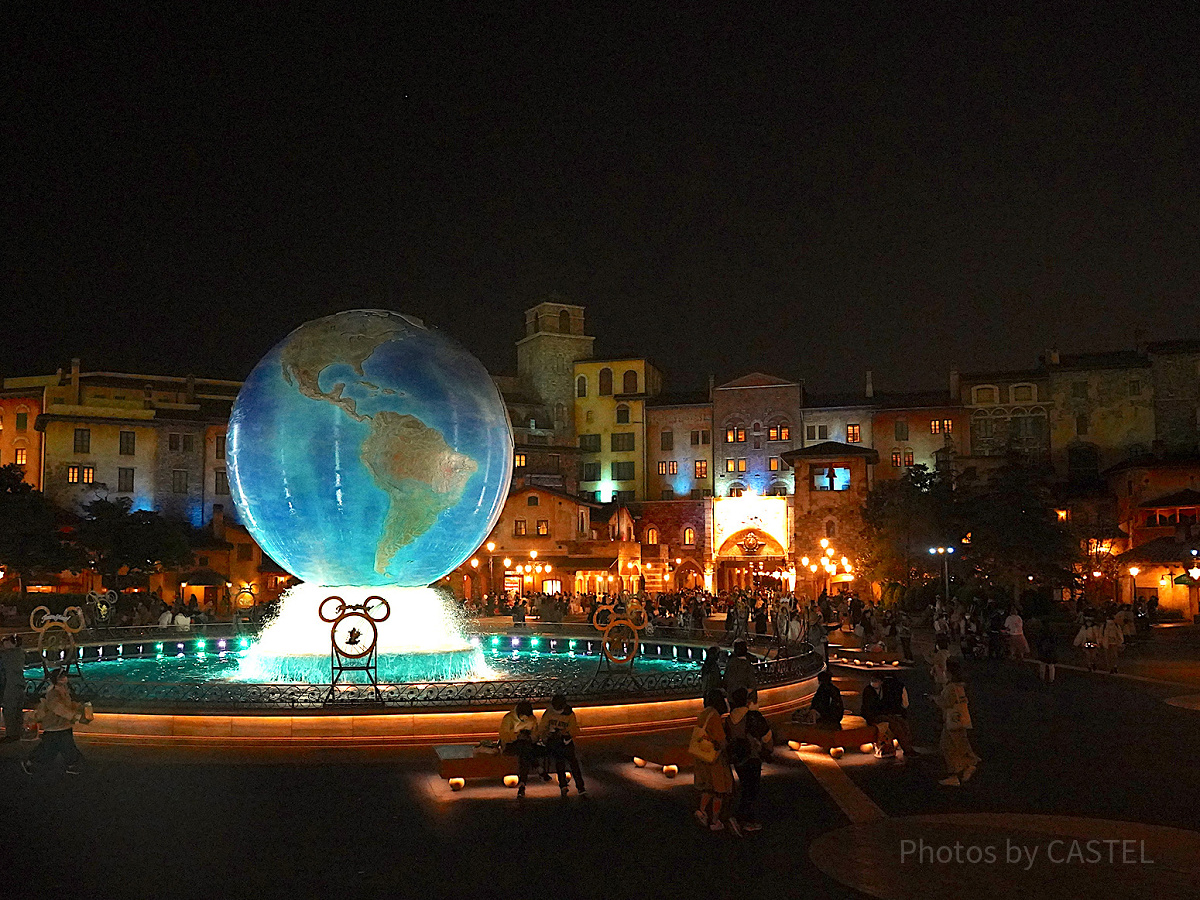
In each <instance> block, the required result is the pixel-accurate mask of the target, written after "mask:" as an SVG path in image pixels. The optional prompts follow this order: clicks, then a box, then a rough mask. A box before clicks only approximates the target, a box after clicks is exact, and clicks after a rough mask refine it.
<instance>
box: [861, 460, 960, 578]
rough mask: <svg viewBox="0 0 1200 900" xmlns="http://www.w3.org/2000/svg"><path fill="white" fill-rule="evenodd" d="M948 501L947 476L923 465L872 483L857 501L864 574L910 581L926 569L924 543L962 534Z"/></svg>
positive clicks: (950, 495)
mask: <svg viewBox="0 0 1200 900" xmlns="http://www.w3.org/2000/svg"><path fill="white" fill-rule="evenodd" d="M953 501H954V494H953V490H952V485H951V484H950V482H949V481H948V479H946V478H945V477H944V476H943V475H942V474H941V473H940V472H935V471H931V470H929V469H927V468H926V467H925V466H920V465H918V466H913V467H912V468H911V469H909V470H908V471H907V472H906V473H905V474H904V476H903V477H902V478H899V479H897V480H895V481H885V482H882V483H877V484H876V485H875V488H874V489H873V490H872V491H871V493H870V494H869V495H868V496H867V501H866V503H865V504H864V506H863V523H864V528H863V535H864V538H865V544H866V553H865V557H864V566H865V568H866V571H867V575H868V576H870V577H871V578H872V579H874V580H876V581H884V582H897V583H903V584H905V585H911V583H912V579H913V577H914V576H918V575H921V574H922V573H924V572H925V571H926V570H929V568H930V565H931V563H930V557H929V548H930V547H932V546H937V545H941V544H945V543H947V542H948V541H957V540H958V539H959V537H961V535H962V534H963V533H965V532H964V531H963V528H962V525H961V523H960V522H959V521H958V515H957V510H956V509H955V506H954V502H953Z"/></svg>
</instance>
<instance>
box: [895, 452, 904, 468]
mask: <svg viewBox="0 0 1200 900" xmlns="http://www.w3.org/2000/svg"><path fill="white" fill-rule="evenodd" d="M902 465H904V457H903V455H902V454H901V453H900V451H899V450H893V451H892V467H893V468H896V469H898V468H900V467H901V466H902Z"/></svg>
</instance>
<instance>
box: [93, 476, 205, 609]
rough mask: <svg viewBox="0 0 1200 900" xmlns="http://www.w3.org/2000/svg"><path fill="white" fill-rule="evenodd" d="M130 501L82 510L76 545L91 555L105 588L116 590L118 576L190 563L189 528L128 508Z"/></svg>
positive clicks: (102, 502) (99, 502)
mask: <svg viewBox="0 0 1200 900" xmlns="http://www.w3.org/2000/svg"><path fill="white" fill-rule="evenodd" d="M130 506H131V504H130V500H129V498H127V497H119V498H117V499H116V500H94V501H92V502H91V503H89V504H88V505H87V506H86V507H85V517H84V520H83V522H82V523H81V524H80V526H79V542H80V544H81V545H82V546H83V547H85V548H86V549H87V551H88V552H89V553H90V554H91V555H92V559H93V561H94V562H95V565H96V568H97V569H98V570H99V572H100V575H101V577H102V578H103V580H104V586H105V587H106V588H112V589H113V590H116V591H119V590H120V585H119V583H118V582H119V579H120V576H121V574H145V575H148V574H150V573H152V572H157V571H160V570H161V569H163V568H169V567H172V566H182V565H186V564H188V563H189V562H191V558H192V554H191V548H190V546H189V543H188V528H187V526H186V525H184V524H183V523H181V522H175V521H172V520H170V519H166V518H164V517H163V516H162V515H160V514H159V513H156V512H148V511H144V510H139V511H137V512H133V511H131V509H130Z"/></svg>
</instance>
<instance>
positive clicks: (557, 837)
mask: <svg viewBox="0 0 1200 900" xmlns="http://www.w3.org/2000/svg"><path fill="white" fill-rule="evenodd" d="M1195 638H1196V635H1195V633H1194V632H1190V631H1189V632H1181V633H1180V634H1178V635H1174V636H1172V638H1171V639H1170V640H1167V639H1158V638H1156V640H1155V644H1154V646H1153V648H1151V649H1149V650H1146V651H1142V652H1141V653H1139V652H1138V651H1134V652H1133V653H1131V659H1130V661H1129V662H1128V664H1127V665H1125V666H1124V668H1125V669H1140V664H1139V663H1137V662H1136V661H1135V660H1134V659H1132V656H1134V655H1138V656H1144V657H1146V658H1147V659H1148V660H1149V661H1150V662H1149V663H1148V664H1147V667H1148V668H1149V669H1151V670H1154V671H1161V670H1164V669H1165V670H1169V671H1174V672H1176V673H1183V674H1185V675H1188V677H1184V678H1178V679H1172V680H1177V681H1180V682H1181V684H1168V683H1160V682H1158V681H1150V680H1144V679H1145V677H1149V676H1141V675H1140V672H1139V677H1118V678H1113V677H1110V676H1100V675H1091V674H1087V673H1085V672H1079V671H1071V670H1063V671H1060V675H1059V683H1058V684H1057V685H1055V686H1054V687H1053V688H1046V687H1043V686H1041V685H1040V684H1039V683H1038V682H1037V680H1036V677H1035V674H1034V669H1033V668H1032V667H1031V666H1028V665H1023V664H1017V663H987V662H978V663H973V664H971V666H970V668H969V673H970V692H971V698H972V714H973V717H974V720H975V726H976V729H975V734H974V738H973V740H974V743H975V747H976V750H977V751H978V752H979V754H980V755H981V756H982V757H983V760H984V762H983V765H982V766H981V768H980V770H979V774H978V775H977V776H976V777H975V779H973V780H972V781H971V782H970V783H968V784H967V785H965V786H963V787H961V788H958V789H952V788H945V787H940V786H939V785H938V784H937V779H938V777H940V768H939V766H938V763H937V762H936V761H934V760H929V761H926V760H921V761H917V762H914V764H910V765H907V766H904V767H896V766H894V765H892V764H890V763H887V762H881V761H876V760H874V759H873V758H871V757H868V756H863V755H860V754H857V753H849V754H847V755H846V756H845V757H844V758H843V759H842V760H841V761H840V762H834V761H832V760H830V759H829V757H828V756H820V755H817V754H811V755H810V754H807V753H806V754H805V755H804V758H803V759H802V758H800V757H799V756H798V755H797V754H795V753H792V752H787V751H785V752H782V753H779V754H777V760H776V762H774V763H773V764H771V765H770V766H769V767H768V773H767V777H766V779H765V784H764V797H763V802H762V809H761V813H762V818H763V821H764V822H765V823H766V828H765V829H764V830H763V831H762V832H760V833H758V834H754V835H748V836H747V837H745V838H743V839H738V838H735V837H733V836H732V835H729V834H710V833H708V832H706V831H702V830H701V829H700V828H699V827H698V825H697V824H696V823H695V821H694V820H693V819H692V816H691V810H692V808H693V806H694V796H693V792H692V788H691V784H690V781H691V779H690V777H689V776H687V775H686V774H681V775H680V777H679V778H678V779H676V780H675V781H667V780H665V779H663V778H662V776H661V775H660V774H658V773H655V772H652V771H651V770H640V769H636V768H634V767H633V766H632V765H631V764H630V763H629V761H628V760H629V749H628V745H627V744H626V743H623V742H622V741H605V742H602V743H593V744H590V745H588V747H587V748H586V755H585V762H584V764H585V766H586V772H587V777H588V784H589V794H590V795H591V800H590V801H587V802H584V801H581V800H579V799H578V797H576V796H575V795H574V794H573V793H572V795H571V797H570V798H569V799H568V800H566V801H564V800H562V799H561V798H560V797H559V796H558V791H557V788H556V786H555V785H543V784H541V783H540V782H537V783H535V784H533V785H531V787H530V791H529V794H530V795H529V798H528V799H527V800H526V802H525V803H524V804H523V805H518V803H517V801H516V799H515V792H513V791H511V790H506V789H505V788H503V787H500V786H499V785H487V784H482V785H479V786H471V785H469V786H468V787H467V788H466V790H464V791H462V792H460V793H452V792H450V791H449V790H448V788H447V787H446V785H445V783H444V782H442V781H440V780H439V779H438V778H437V777H436V775H435V766H434V760H433V753H432V751H431V750H429V749H424V750H412V749H406V750H362V751H338V752H336V753H332V752H331V753H329V754H322V753H314V752H309V753H303V754H279V753H273V754H267V753H255V754H250V755H248V756H245V757H243V758H240V759H236V760H232V761H231V760H230V759H229V758H228V757H227V756H220V757H218V756H216V755H214V754H212V753H210V752H199V751H178V750H172V751H163V750H146V749H143V750H136V751H135V750H130V749H128V748H115V747H114V748H108V747H100V746H91V747H85V748H84V749H85V753H86V754H87V756H88V765H87V769H86V771H85V774H84V775H82V776H81V777H78V778H68V777H66V776H65V775H58V774H53V775H50V774H39V775H35V776H34V777H32V778H27V777H26V776H24V775H23V774H22V773H21V771H20V769H19V768H18V767H17V765H16V757H17V755H18V753H24V752H26V751H27V750H28V747H29V745H28V744H23V745H21V747H20V748H16V747H13V746H12V745H7V746H6V747H4V748H3V749H2V750H0V754H2V758H0V773H2V774H0V783H2V785H3V790H0V821H3V822H4V833H5V838H4V848H5V849H4V852H3V855H2V856H3V859H4V866H3V870H4V871H3V879H4V884H5V891H4V896H13V897H19V896H28V897H38V896H60V897H69V896H96V895H97V894H99V895H102V896H118V897H155V898H172V897H191V896H197V897H201V896H202V897H275V896H281V897H282V896H293V897H294V896H303V897H308V896H313V897H317V896H320V897H347V896H355V897H374V896H392V897H421V898H436V897H455V898H461V897H522V898H529V897H540V896H548V897H563V898H569V897H605V898H619V897H630V896H636V897H642V896H645V897H660V896H663V897H746V898H765V897H768V896H786V897H792V896H794V897H867V896H878V897H914V898H916V897H922V898H926V897H969V898H972V900H975V898H982V897H991V896H995V897H1001V896H1003V897H1007V898H1012V897H1015V896H1021V895H1025V896H1029V897H1042V896H1045V897H1080V896H1089V897H1096V898H1108V897H1126V896H1129V897H1135V896H1140V897H1153V898H1155V900H1168V898H1174V897H1180V898H1184V897H1193V898H1194V897H1197V896H1200V838H1198V837H1197V836H1196V835H1195V834H1193V833H1190V832H1191V830H1192V829H1197V830H1200V822H1198V818H1200V817H1198V814H1197V809H1200V767H1198V766H1197V759H1198V758H1200V757H1198V751H1197V747H1200V710H1198V709H1196V708H1192V706H1194V705H1195V704H1190V703H1188V702H1184V704H1183V705H1172V704H1170V703H1167V702H1165V701H1167V700H1169V699H1172V698H1177V697H1180V696H1188V695H1190V694H1193V693H1200V681H1197V680H1194V679H1193V678H1192V677H1191V671H1192V670H1193V669H1200V649H1198V648H1197V646H1196V643H1195ZM841 674H843V675H844V676H847V677H853V676H852V674H851V673H841ZM908 681H909V689H910V693H911V695H912V699H913V704H914V707H915V709H916V712H917V717H916V723H917V735H918V743H933V742H935V741H936V734H935V731H934V725H935V722H934V716H933V711H932V709H931V708H930V707H928V706H927V705H926V702H925V701H924V700H923V695H924V693H925V692H926V691H927V690H929V687H930V686H929V683H928V679H927V677H926V675H925V674H924V672H921V671H915V670H914V671H913V672H912V673H911V674H910V675H909V676H908ZM844 683H847V684H849V685H850V686H853V685H852V684H851V683H850V682H844ZM1188 685H1195V687H1189V686H1188ZM856 703H857V700H856V698H855V699H853V700H851V702H850V703H848V706H849V707H850V708H854V707H855V706H856ZM683 739H684V738H682V737H681V740H683ZM1080 819H1082V820H1089V821H1079V820H1080ZM1175 829H1185V830H1187V831H1185V832H1180V831H1177V830H1175ZM1088 838H1093V839H1100V840H1103V839H1107V840H1109V841H1112V842H1116V841H1129V842H1132V843H1130V844H1127V845H1126V844H1116V843H1111V844H1106V845H1101V848H1100V849H1099V850H1098V852H1100V853H1101V855H1103V856H1104V858H1103V859H1102V860H1101V861H1091V860H1089V859H1087V858H1086V856H1087V853H1086V848H1085V845H1082V844H1080V845H1079V852H1080V853H1082V854H1084V857H1085V858H1083V859H1073V860H1068V859H1067V857H1068V855H1069V853H1070V851H1071V849H1072V847H1073V846H1074V845H1073V844H1072V841H1074V840H1076V839H1080V840H1086V839H1088ZM922 840H924V841H925V842H926V845H927V846H929V847H931V848H933V847H941V846H951V845H953V844H954V842H955V841H958V842H959V843H960V844H962V845H963V847H962V849H961V850H960V851H959V852H960V853H964V854H965V853H967V852H968V851H969V849H970V847H972V846H976V847H979V848H980V850H979V852H980V853H984V852H985V850H986V848H987V847H992V848H993V851H994V852H995V853H997V854H998V856H999V858H998V859H997V860H996V861H995V862H994V863H988V862H986V861H981V862H978V863H977V864H971V863H969V862H965V861H964V862H963V863H961V864H959V863H956V862H942V863H939V862H937V861H936V858H935V859H934V860H933V861H930V862H920V861H917V860H915V859H913V858H912V856H913V854H914V851H913V847H910V846H909V845H908V844H906V843H905V842H906V841H907V842H912V844H913V845H914V846H919V842H920V841H922ZM1055 841H1057V842H1059V843H1058V844H1056V845H1053V842H1055ZM1006 845H1007V846H1006ZM1052 845H1053V846H1052ZM1011 847H1017V848H1020V850H1019V852H1023V853H1025V854H1029V853H1034V854H1035V857H1034V859H1033V861H1032V863H1029V862H1028V856H1025V857H1023V858H1022V859H1023V861H1022V862H1020V863H1017V862H1012V863H1010V862H1008V861H1007V860H1006V859H1005V856H1006V854H1007V853H1010V852H1012V850H1011V849H1010V848H1011ZM1095 849H1097V848H1093V850H1095ZM1110 849H1111V850H1112V851H1115V852H1116V854H1117V859H1116V861H1115V862H1111V863H1110V862H1109V860H1108V858H1107V854H1108V853H1109V852H1110ZM906 850H907V852H908V854H909V855H908V857H907V858H904V861H903V862H902V857H903V855H904V853H905V852H906ZM930 852H931V853H932V852H935V851H933V850H931V851H930ZM1122 854H1124V855H1125V856H1126V857H1127V858H1128V859H1129V860H1130V861H1128V862H1126V861H1123V860H1122V859H1121V856H1122ZM1130 854H1132V856H1130ZM1048 856H1049V857H1057V858H1058V859H1059V860H1062V861H1056V860H1055V859H1050V858H1048ZM1147 860H1153V862H1149V861H1147ZM10 890H11V893H10Z"/></svg>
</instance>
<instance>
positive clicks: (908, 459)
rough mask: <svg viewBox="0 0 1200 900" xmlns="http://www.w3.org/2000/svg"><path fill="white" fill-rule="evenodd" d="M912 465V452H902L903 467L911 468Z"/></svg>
mask: <svg viewBox="0 0 1200 900" xmlns="http://www.w3.org/2000/svg"><path fill="white" fill-rule="evenodd" d="M912 464H913V452H912V451H911V450H905V451H904V465H906V466H911V465H912Z"/></svg>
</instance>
